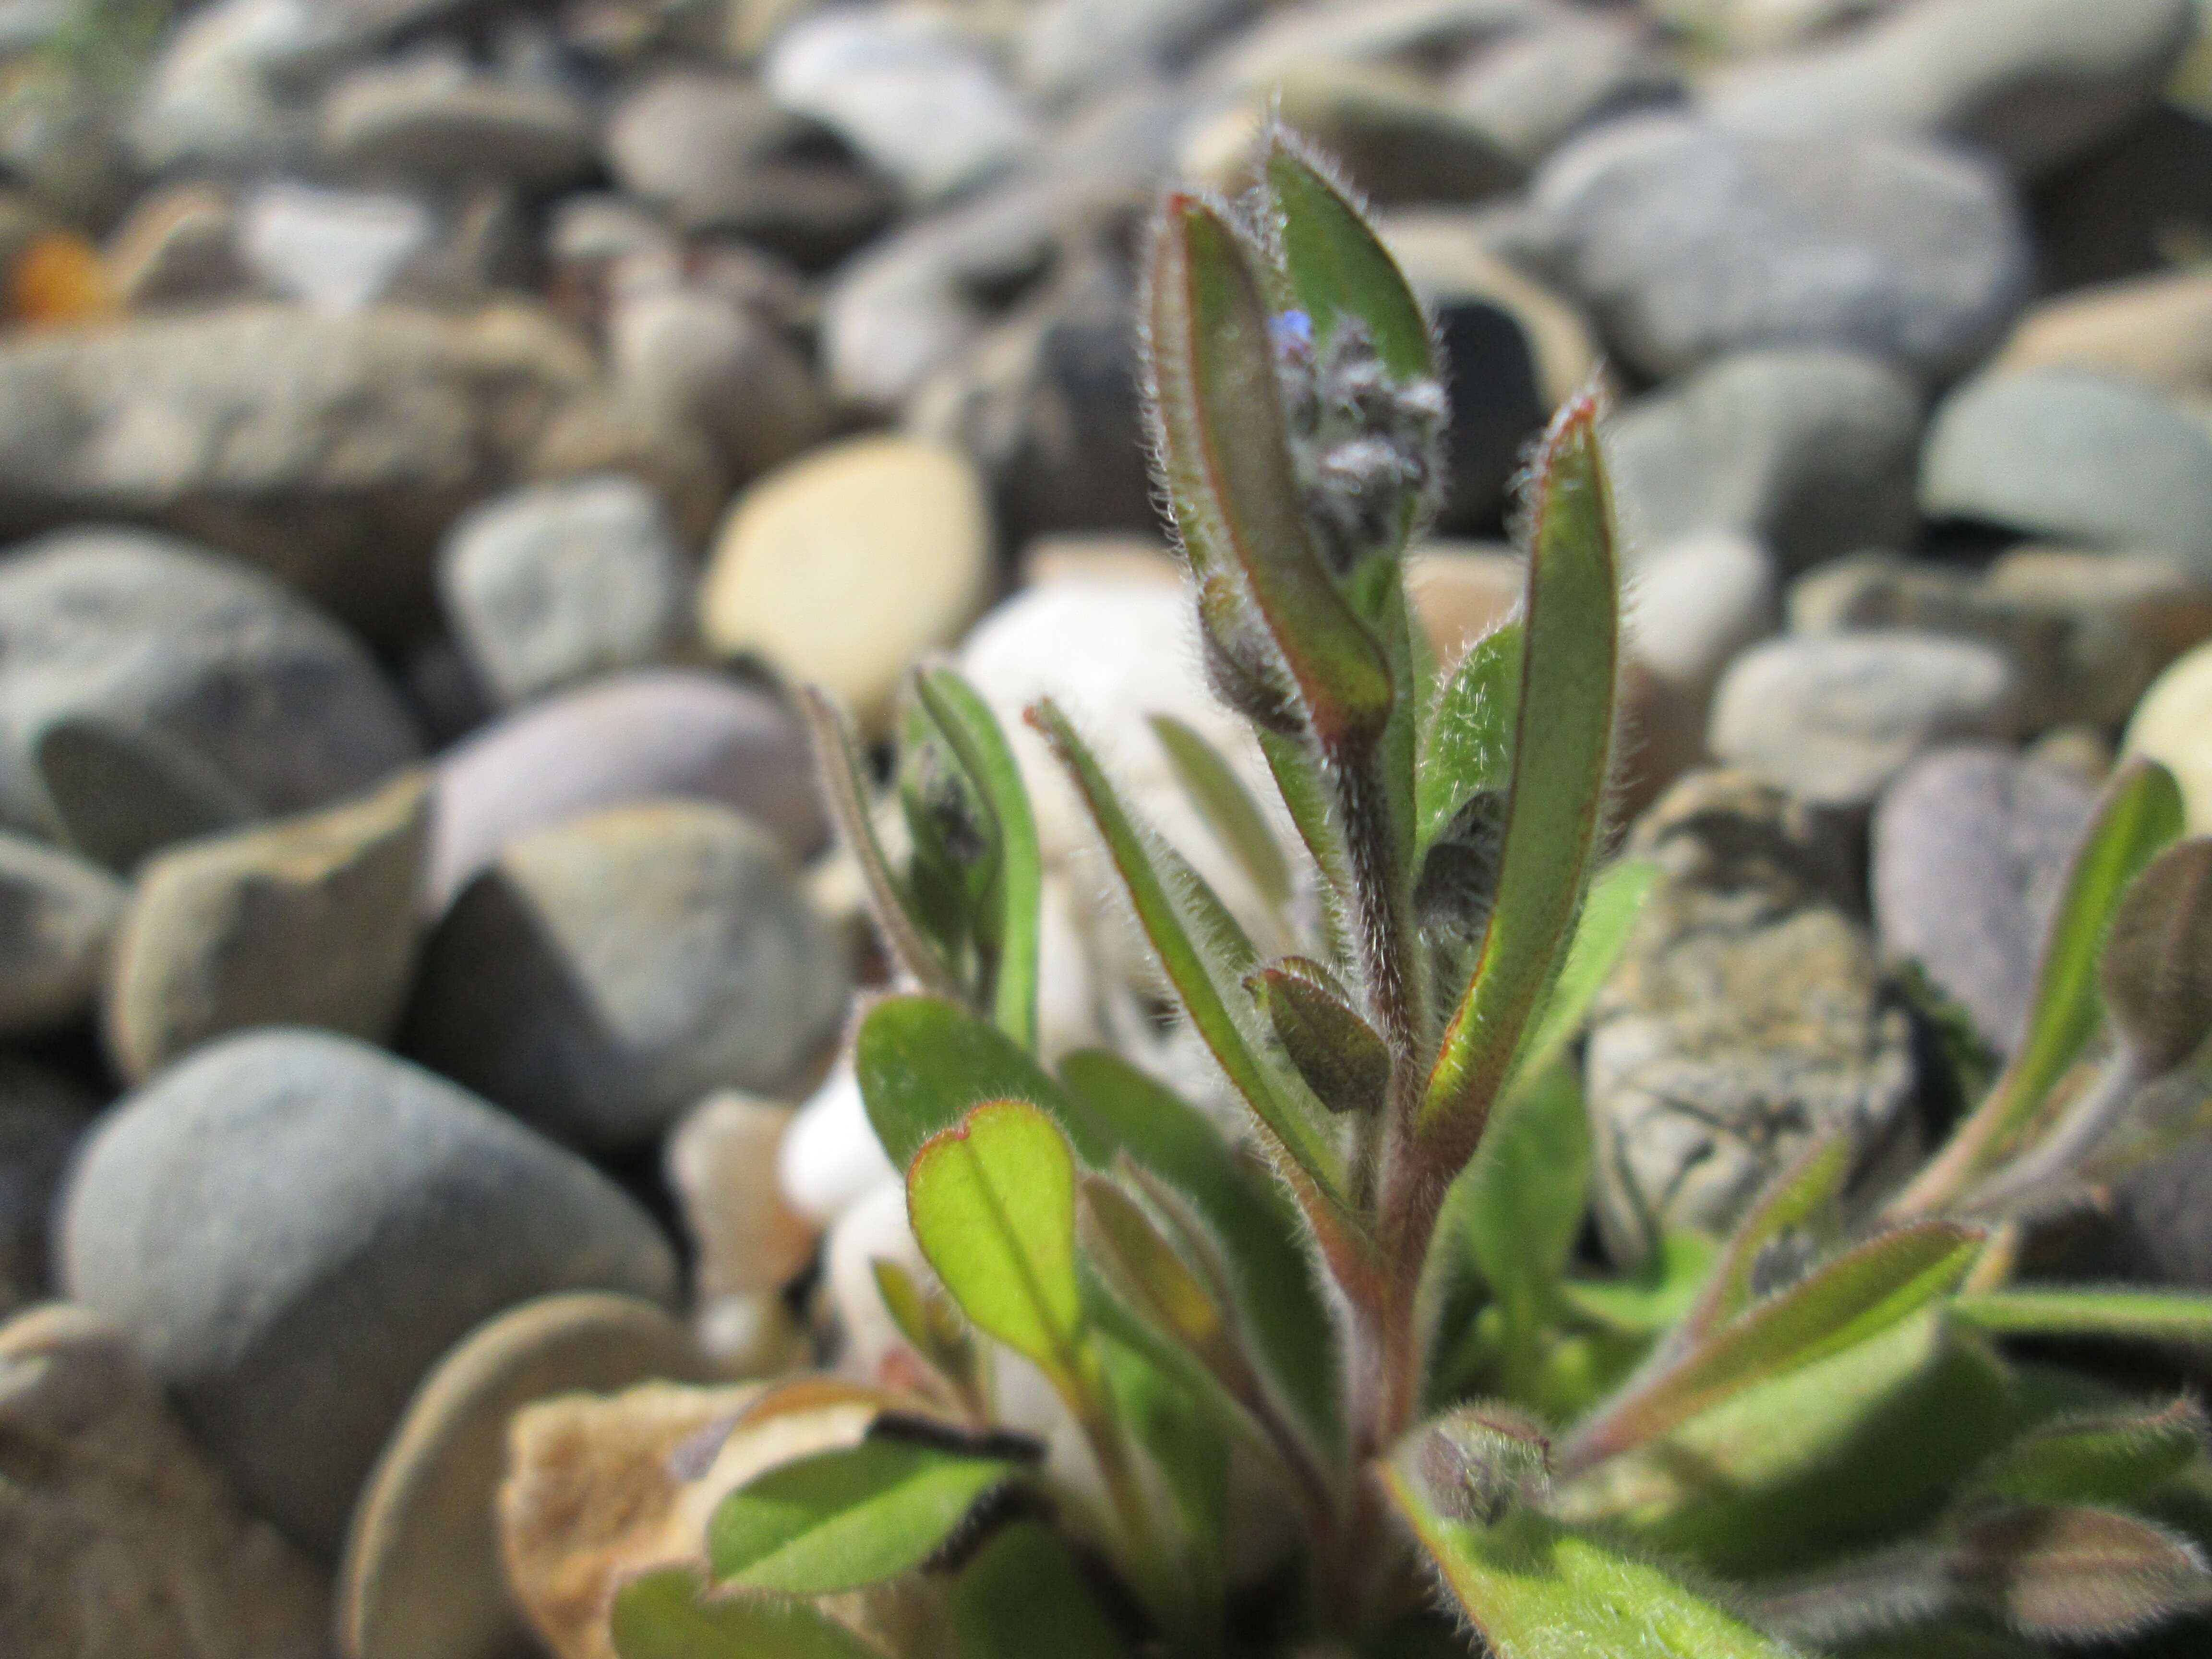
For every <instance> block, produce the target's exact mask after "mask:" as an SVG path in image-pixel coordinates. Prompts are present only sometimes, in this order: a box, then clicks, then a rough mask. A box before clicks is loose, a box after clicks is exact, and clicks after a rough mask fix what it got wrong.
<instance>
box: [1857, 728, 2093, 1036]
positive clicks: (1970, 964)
mask: <svg viewBox="0 0 2212 1659" xmlns="http://www.w3.org/2000/svg"><path fill="white" fill-rule="evenodd" d="M2096 805H2097V792H2096V790H2095V789H2094V788H2093V787H2091V786H2090V785H2089V784H2088V783H2087V782H2086V781H2083V780H2082V779H2081V777H2080V776H2079V775H2075V774H2074V773H2072V772H2069V771H2068V770H2066V769H2063V768H2062V767H2058V766H2054V765H2051V764H2050V763H2042V762H2038V761H2035V760H2032V759H2027V758H2024V757H2020V756H2017V755H2015V754H2013V753H2012V752H2011V751H2010V750H2004V749H1995V748H1985V747H1972V748H1956V749H1941V750H1936V751H1935V752H1934V753H1932V754H1928V755H1923V756H1922V757H1920V758H1919V759H1918V760H1917V761H1915V762H1914V763H1912V764H1911V766H1909V767H1907V768H1906V769H1905V771H1904V772H1902V773H1901V774H1899V776H1898V779H1897V781H1895V782H1894V783H1893V784H1891V785H1890V787H1888V789H1887V790H1886V791H1884V792H1883V794H1882V798H1881V805H1879V806H1878V807H1876V809H1875V815H1874V828H1873V837H1872V848H1873V875H1872V877H1871V878H1870V882H1869V885H1870V887H1871V890H1872V894H1873V899H1874V917H1875V931H1876V933H1878V934H1879V936H1880V938H1881V947H1882V954H1883V955H1884V956H1885V957H1887V958H1888V959H1889V960H1890V961H1891V962H1893V963H1899V962H1911V963H1917V964H1918V965H1919V968H1920V969H1921V971H1922V972H1923V973H1924V974H1925V975H1927V977H1928V979H1929V982H1930V983H1932V984H1933V985H1934V986H1935V987H1936V988H1937V989H1938V990H1940V991H1942V993H1943V994H1945V995H1946V996H1948V997H1949V998H1950V999H1951V1000H1954V1002H1956V1003H1957V1004H1958V1005H1959V1006H1960V1007H1961V1008H1962V1009H1964V1010H1965V1011H1966V1014H1967V1015H1968V1017H1969V1018H1971V1019H1972V1023H1973V1026H1974V1030H1975V1031H1976V1033H1977V1034H1978V1036H1980V1037H1981V1038H1982V1040H1983V1041H1984V1042H1986V1043H1988V1044H1989V1045H1990V1048H1992V1049H1993V1050H1994V1051H1995V1052H1996V1053H1998V1054H2006V1055H2009V1054H2013V1053H2014V1052H2015V1050H2017V1049H2018V1048H2019V1047H2020V1044H2021V1038H2022V1037H2023V1036H2025V1035H2026V1034H2027V1018H2028V1013H2029V1010H2030V1006H2031V1004H2032V1002H2033V998H2034V995H2035V975H2036V970H2037V968H2038V967H2039V964H2040V963H2041V960H2042V955H2043V943H2044V936H2045V932H2046V930H2047V929H2048V928H2049V927H2050V925H2051V914H2052V912H2053V911H2054V910H2056V908H2057V904H2058V899H2059V896H2060V894H2061V893H2062V892H2063V890H2064V886H2065V879H2066V866H2067V861H2068V860H2069V859H2070V858H2071V857H2072V856H2073V854H2074V848H2075V845H2076V844H2077V843H2078V842H2080V841H2081V836H2082V832H2083V831H2085V830H2086V829H2087V828H2088V827H2089V821H2090V818H2091V816H2092V815H2093V813H2094V811H2095V810H2096Z"/></svg>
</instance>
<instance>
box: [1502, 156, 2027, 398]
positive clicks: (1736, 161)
mask: <svg viewBox="0 0 2212 1659" xmlns="http://www.w3.org/2000/svg"><path fill="white" fill-rule="evenodd" d="M1532 199H1533V201H1534V205H1535V208H1536V210H1537V211H1538V213H1539V214H1540V216H1541V219H1542V221H1543V222H1544V223H1545V225H1546V226H1547V234H1548V237H1549V240H1550V243H1551V247H1552V251H1553V258H1554V259H1555V260H1556V262H1557V264H1558V265H1559V270H1560V271H1561V273H1562V275H1563V276H1564V278H1565V282H1566V284H1567V286H1568V287H1569V288H1570V289H1572V290H1573V291H1574V292H1576V293H1577V294H1578V295H1581V296H1582V298H1583V300H1584V301H1586V302H1587V303H1588V305H1589V307H1590V308H1591V310H1592V312H1593V313H1595V317H1596V319H1597V321H1598V325H1599V327H1600V328H1601V331H1603V332H1604V333H1605V335H1606V336H1607V338H1608V340H1610V341H1611V343H1613V347H1614V348H1615V349H1617V350H1619V351H1620V354H1621V355H1622V356H1624V357H1626V359H1627V360H1628V361H1629V362H1631V363H1632V364H1634V365H1635V367H1636V368H1638V369H1640V370H1642V371H1643V372H1644V373H1645V374H1651V375H1655V376H1659V375H1667V374H1679V373H1680V372H1682V371H1683V370H1685V369H1688V368H1695V367H1696V366H1697V365H1699V364H1700V363H1703V362H1708V361H1710V360H1711V359H1712V358H1714V357H1717V356H1721V355H1723V353H1726V352H1729V351H1739V350H1742V349H1747V348H1749V347H1754V346H1770V347H1771V346H1835V347H1840V348H1844V349H1850V350H1855V351H1861V352H1864V353H1866V354H1868V355H1869V356H1875V357H1881V358H1885V359H1887V360H1888V361H1890V362H1894V363H1896V364H1897V365H1898V366H1899V367H1900V368H1905V369H1906V370H1907V371H1909V372H1911V373H1912V374H1915V375H1917V376H1919V377H1922V378H1923V379H1929V380H1943V379H1948V378H1949V377H1951V376H1953V375H1955V374H1959V373H1960V372H1961V371H1962V370H1964V369H1966V368H1971V367H1972V366H1973V364H1974V363H1976V362H1978V361H1979V360H1980V359H1981V358H1982V357H1983V356H1985V355H1986V354H1987V353H1988V352H1989V351H1990V349H1991V348H1993V347H1994V346H1996V343H1998V341H1999V340H2000V339H2002V337H2003V335H2004V332H2005V331H2006V329H2007V328H2008V326H2009V325H2010V324H2011V321H2012V319H2013V315H2014V313H2015V311H2017V310H2018V308H2019V307H2020V305H2021V301H2022V300H2023V299H2024V298H2025V297H2026V294H2027V283H2028V277H2029V267H2030V258H2029V250H2028V246H2027V239H2026V236H2025V234H2024V232H2023V228H2022V225H2021V216H2020V213H2019V210H2018V209H2017V207H2016V206H2015V203H2014V200H2013V197H2012V194H2011V191H2010V190H2009V189H2008V185H2007V184H2006V182H2005V180H2004V179H2003V177H2002V175H2001V174H2000V173H1997V172H1996V170H1995V169H1994V168H1993V167H1991V166H1990V164H1989V163H1987V162H1986V161H1982V160H1980V159H1978V158H1977V157H1975V156H1973V155H1968V154H1966V153H1963V152H1960V151H1954V150H1951V149H1943V148H1941V147H1938V146H1936V145H1933V144H1929V143H1921V142H1919V141H1917V140H1911V139H1904V138H1888V137H1822V138H1795V137H1765V136H1757V135H1754V136H1742V135H1737V134H1733V133H1729V132H1727V131H1723V130H1721V129H1718V128H1716V127H1713V126H1710V125H1704V124H1702V123H1700V122H1699V121H1697V120H1695V119H1692V118H1687V117H1680V116H1665V115H1656V116H1644V117H1637V118H1630V119H1627V120H1622V121H1616V122H1613V123H1610V124H1608V125H1606V126H1604V127H1601V128H1600V129H1599V130H1597V131H1595V132H1593V133H1591V134H1590V135H1589V136H1588V137H1584V138H1582V139H1580V140H1577V142H1576V143H1572V144H1570V145H1568V146H1567V147H1566V148H1565V149H1563V150H1561V151H1559V153H1558V154H1557V155H1554V156H1553V158H1552V159H1551V160H1550V161H1548V162H1547V163H1546V164H1545V167H1544V169H1543V171H1542V172H1541V173H1539V174H1538V176H1537V178H1536V179H1535V182H1534V186H1533V197H1532Z"/></svg>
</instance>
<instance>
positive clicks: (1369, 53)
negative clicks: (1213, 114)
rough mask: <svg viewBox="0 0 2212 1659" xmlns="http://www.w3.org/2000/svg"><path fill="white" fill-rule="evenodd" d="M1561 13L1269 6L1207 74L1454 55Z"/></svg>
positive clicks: (1412, 1)
mask: <svg viewBox="0 0 2212 1659" xmlns="http://www.w3.org/2000/svg"><path fill="white" fill-rule="evenodd" d="M1559 16H1560V8H1559V7H1558V6H1557V5H1556V4H1554V3H1553V0H1322V3H1320V4H1316V5H1304V6H1294V7H1291V8H1290V9H1286V10H1270V11H1269V12H1268V13H1267V15H1265V16H1263V17H1261V19H1260V21H1258V22H1256V23H1255V24H1254V25H1253V26H1252V27H1249V28H1247V29H1245V30H1243V31H1242V32H1241V33H1237V34H1236V35H1234V36H1232V37H1231V39H1229V40H1225V41H1224V42H1223V43H1222V45H1221V47H1220V49H1219V50H1218V52H1215V53H1214V54H1213V56H1212V57H1211V58H1209V59H1207V61H1206V64H1204V65H1203V68H1202V70H1201V74H1202V77H1203V79H1204V80H1205V81H1206V82H1208V83H1209V84H1211V85H1213V86H1218V87H1233V88H1241V89H1243V90H1246V91H1251V90H1258V89H1264V88H1267V86H1269V85H1271V84H1272V83H1273V82H1276V81H1278V80H1280V79H1281V78H1282V76H1283V75H1284V73H1285V71H1286V70H1291V69H1295V68H1296V67H1297V66H1298V65H1300V64H1314V63H1356V62H1385V61H1389V60H1393V59H1398V60H1411V61H1419V60H1421V59H1423V58H1427V59H1429V60H1431V61H1436V62H1449V61H1450V60H1451V59H1453V58H1460V57H1464V56H1465V55H1467V54H1468V53H1469V52H1474V51H1475V50H1477V49H1478V48H1480V46H1484V45H1485V44H1486V43H1489V42H1492V41H1495V40H1501V39H1504V38H1505V37H1507V36H1509V35H1510V34H1512V33H1515V32H1516V31H1518V30H1521V29H1524V28H1528V27H1534V26H1537V25H1541V24H1544V23H1551V22H1556V21H1559Z"/></svg>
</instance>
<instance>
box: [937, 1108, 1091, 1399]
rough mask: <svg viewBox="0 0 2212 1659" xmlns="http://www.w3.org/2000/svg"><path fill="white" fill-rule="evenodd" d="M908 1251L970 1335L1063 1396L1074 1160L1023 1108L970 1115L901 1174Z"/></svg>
mask: <svg viewBox="0 0 2212 1659" xmlns="http://www.w3.org/2000/svg"><path fill="white" fill-rule="evenodd" d="M907 1213H908V1218H910V1219H911V1220H912V1222H913V1224H914V1235H915V1240H916V1241H917V1242H918V1243H920V1244H921V1249H922V1254H923V1255H926V1256H927V1257H928V1259H929V1265H930V1266H931V1267H934V1268H935V1269H936V1270H937V1276H938V1278H939V1279H941V1280H942V1281H943V1282H944V1285H945V1289H946V1290H947V1291H951V1293H952V1296H953V1298H954V1299H955V1300H956V1301H957V1302H958V1303H959V1304H960V1306H961V1310H962V1311H963V1312H964V1313H966V1314H967V1316H968V1317H969V1320H970V1321H971V1322H973V1323H974V1324H975V1327H976V1328H977V1329H979V1330H981V1331H984V1332H986V1333H987V1334H990V1335H992V1336H994V1337H996V1338H997V1339H998V1340H1000V1341H1001V1342H1003V1343H1005V1344H1006V1346H1008V1347H1010V1348H1012V1350H1013V1351H1014V1352H1017V1353H1018V1354H1020V1355H1021V1356H1022V1357H1023V1358H1025V1359H1028V1360H1030V1361H1031V1362H1032V1363H1033V1364H1036V1367H1037V1368H1038V1369H1039V1370H1042V1371H1043V1372H1044V1373H1045V1375H1046V1376H1048V1377H1050V1378H1052V1379H1053V1380H1054V1383H1055V1385H1056V1386H1059V1387H1061V1388H1062V1389H1063V1390H1068V1389H1073V1388H1075V1387H1076V1386H1077V1385H1078V1384H1079V1382H1080V1380H1081V1379H1082V1378H1083V1376H1084V1375H1085V1364H1084V1358H1083V1354H1082V1352H1081V1349H1082V1342H1083V1335H1084V1318H1083V1297H1082V1291H1081V1287H1080V1285H1079V1282H1078V1279H1077V1277H1076V1271H1075V1158H1074V1155H1073V1153H1072V1152H1070V1151H1069V1150H1068V1146H1067V1142H1066V1139H1065V1138H1064V1137H1063V1136H1062V1135H1061V1134H1060V1131H1059V1130H1058V1129H1056V1128H1054V1127H1053V1122H1052V1120H1051V1119H1050V1118H1048V1117H1047V1116H1046V1115H1044V1114H1043V1113H1042V1112H1041V1111H1039V1110H1038V1109H1036V1107H1034V1106H1032V1105H1030V1104H1029V1103H1027V1102H1025V1101H1019V1100H995V1101H989V1102H986V1103H984V1104H983V1105H981V1106H978V1107H976V1108H975V1109H974V1110H973V1111H971V1112H969V1114H968V1115H967V1116H966V1117H965V1118H963V1120H962V1121H961V1123H960V1126H959V1127H957V1128H953V1129H947V1130H945V1132H944V1133H941V1134H938V1135H935V1136H933V1137H932V1138H931V1139H929V1141H928V1142H927V1144H926V1145H924V1146H923V1147H922V1149H921V1151H920V1152H917V1153H915V1159H914V1164H913V1166H912V1167H911V1168H910V1169H909V1170H908V1171H907Z"/></svg>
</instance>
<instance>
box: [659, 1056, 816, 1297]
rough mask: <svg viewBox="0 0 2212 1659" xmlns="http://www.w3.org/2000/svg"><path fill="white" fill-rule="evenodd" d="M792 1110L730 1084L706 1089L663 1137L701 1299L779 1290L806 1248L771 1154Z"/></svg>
mask: <svg viewBox="0 0 2212 1659" xmlns="http://www.w3.org/2000/svg"><path fill="white" fill-rule="evenodd" d="M794 1115H795V1114H794V1113H793V1110H792V1109H791V1108H790V1107H788V1106H783V1105H779V1104H777V1103H775V1102H774V1101H768V1100H761V1099H758V1098H757V1097H753V1096H751V1095H745V1094H739V1093H738V1092H737V1091H734V1090H722V1091H718V1092H716V1093H714V1094H711V1095H709V1096H708V1097H707V1098H706V1099H704V1100H702V1101H701V1102H700V1103H698V1104H697V1105H696V1106H695V1107H693V1108H692V1109H690V1111H689V1112H687V1113H685V1114H684V1119H683V1121H681V1122H680V1123H678V1125H677V1126H676V1128H675V1131H674V1132H673V1133H671V1135H670V1136H669V1137H668V1150H667V1156H666V1164H667V1170H668V1184H669V1185H670V1186H671V1188H674V1189H675V1191H676V1194H677V1198H678V1202H679V1204H680V1205H681V1206H682V1210H683V1215H684V1230H685V1231H687V1232H688V1233H689V1234H690V1237H691V1242H692V1243H693V1245H694V1246H695V1247H696V1249H697V1250H698V1252H699V1255H698V1261H697V1263H696V1267H694V1268H693V1272H692V1282H693V1287H694V1289H695V1291H696V1293H697V1295H698V1296H699V1297H700V1299H701V1300H702V1301H715V1300H719V1299H720V1298H721V1297H732V1296H745V1295H750V1294H751V1293H753V1292H755V1291H780V1290H781V1289H782V1288H783V1287H784V1286H785V1285H788V1284H789V1283H790V1282H791V1281H792V1280H793V1279H795V1278H797V1277H798V1276H799V1273H801V1272H802V1271H803V1270H804V1269H805V1267H806V1264H807V1262H808V1261H810V1260H811V1258H812V1256H813V1254H814V1231H815V1230H814V1228H813V1226H812V1225H810V1224H809V1223H808V1221H807V1220H806V1219H805V1218H804V1217H802V1216H800V1215H799V1214H797V1213H796V1212H793V1209H792V1208H791V1206H789V1205H788V1204H787V1203H786V1202H785V1201H784V1196H783V1192H782V1189H781V1187H780V1186H779V1185H778V1182H777V1167H778V1166H777V1158H778V1155H779V1153H780V1152H781V1148H782V1146H783V1142H784V1139H785V1135H786V1132H787V1130H788V1129H789V1128H790V1127H791V1124H792V1121H793V1116H794Z"/></svg>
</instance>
